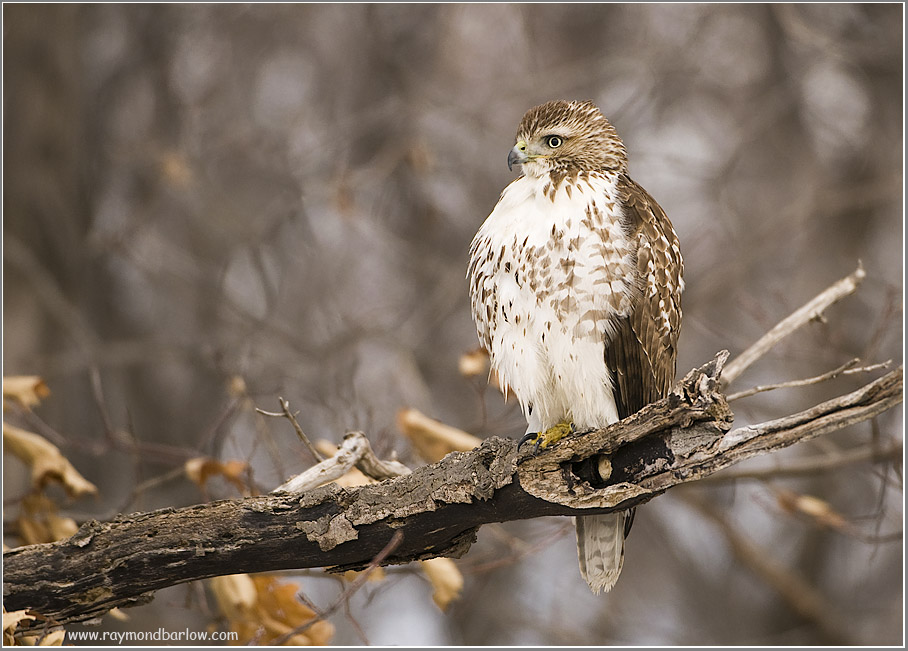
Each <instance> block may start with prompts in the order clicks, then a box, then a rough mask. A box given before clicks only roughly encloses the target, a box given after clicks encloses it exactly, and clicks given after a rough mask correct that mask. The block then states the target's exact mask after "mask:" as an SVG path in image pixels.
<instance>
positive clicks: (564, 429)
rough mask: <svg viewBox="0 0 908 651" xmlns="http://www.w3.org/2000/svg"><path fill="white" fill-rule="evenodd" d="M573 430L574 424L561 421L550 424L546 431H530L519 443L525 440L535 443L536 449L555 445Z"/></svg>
mask: <svg viewBox="0 0 908 651" xmlns="http://www.w3.org/2000/svg"><path fill="white" fill-rule="evenodd" d="M573 431H574V424H573V423H567V422H565V421H561V422H560V423H558V424H557V425H552V426H551V427H550V428H548V429H547V430H546V431H544V432H541V433H537V432H531V433H529V434H527V435H526V436H524V437H523V438H522V439H521V440H520V443H518V446H519V445H522V444H523V443H524V442H526V441H530V442H532V443H534V444H535V447H536V449H537V450H539V449H545V448H549V447H551V446H553V445H555V444H556V443H557V442H558V441H560V440H561V439H563V438H564V437H565V436H567V435H568V434H570V433H572V432H573Z"/></svg>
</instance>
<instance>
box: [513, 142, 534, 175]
mask: <svg viewBox="0 0 908 651" xmlns="http://www.w3.org/2000/svg"><path fill="white" fill-rule="evenodd" d="M528 160H530V157H529V156H528V155H527V143H526V141H524V140H518V141H517V144H516V145H514V148H513V149H511V151H510V152H508V169H509V170H513V169H514V165H515V164H517V165H523V164H524V163H526V162H527V161H528Z"/></svg>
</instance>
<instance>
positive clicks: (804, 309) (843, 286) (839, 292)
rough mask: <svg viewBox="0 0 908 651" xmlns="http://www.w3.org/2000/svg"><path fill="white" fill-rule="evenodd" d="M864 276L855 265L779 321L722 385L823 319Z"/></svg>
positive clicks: (740, 357) (730, 370) (742, 356)
mask: <svg viewBox="0 0 908 651" xmlns="http://www.w3.org/2000/svg"><path fill="white" fill-rule="evenodd" d="M866 275H867V272H866V271H864V266H863V265H862V264H861V263H860V262H858V268H857V269H855V270H854V271H853V272H851V273H850V274H849V275H847V276H845V277H844V278H842V279H841V280H839V281H837V282H835V283H833V284H832V285H830V286H829V287H827V288H826V289H824V290H823V291H822V292H820V293H819V294H817V296H815V297H814V298H813V299H812V300H810V301H808V302H807V303H806V304H805V305H803V306H801V307H800V308H798V309H797V310H795V311H794V312H792V313H791V314H789V315H788V316H787V317H785V318H784V319H782V320H781V321H779V323H777V324H776V325H775V326H774V327H773V329H772V330H770V331H769V332H767V333H766V334H765V335H763V336H762V337H760V338H759V339H758V340H757V341H756V342H754V343H753V344H752V345H751V346H750V348H748V349H747V350H745V351H744V352H743V353H741V354H740V355H738V356H737V357H736V358H735V359H733V360H732V361H731V362H730V363H729V364H728V366H727V367H726V368H725V372H724V373H723V374H722V383H723V384H724V385H725V386H728V385H729V384H731V383H732V382H733V381H734V380H735V379H736V378H737V377H738V376H739V375H741V373H743V372H744V371H745V370H746V369H747V368H748V367H749V366H750V365H751V364H753V363H754V362H755V361H757V360H758V359H760V358H761V357H762V356H763V355H765V354H766V352H767V351H768V350H769V349H770V348H772V347H773V346H775V345H776V344H777V343H779V342H780V341H782V339H784V338H785V337H787V336H788V335H790V334H791V333H792V332H794V331H795V330H797V329H798V328H800V327H801V326H802V325H804V324H805V323H808V322H810V321H813V320H814V319H822V318H823V310H825V309H826V308H827V307H829V306H830V305H832V304H833V303H836V302H838V301H840V300H842V299H843V298H845V297H846V296H848V295H849V294H852V293H854V291H855V290H857V288H858V285H860V284H861V282H862V281H863V280H864V277H865V276H866Z"/></svg>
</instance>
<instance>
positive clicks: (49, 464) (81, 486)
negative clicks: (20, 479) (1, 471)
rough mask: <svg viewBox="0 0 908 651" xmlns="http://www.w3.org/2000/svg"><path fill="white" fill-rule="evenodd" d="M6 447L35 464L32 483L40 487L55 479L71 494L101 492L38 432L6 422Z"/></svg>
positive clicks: (31, 465) (4, 424) (32, 467)
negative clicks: (34, 432)
mask: <svg viewBox="0 0 908 651" xmlns="http://www.w3.org/2000/svg"><path fill="white" fill-rule="evenodd" d="M3 449H4V450H6V451H7V452H10V453H12V454H14V455H16V456H17V457H19V458H20V459H21V460H22V461H24V462H25V463H26V464H27V465H28V466H29V467H31V471H32V485H33V486H34V488H35V489H36V490H40V489H41V488H43V487H44V486H45V485H46V484H47V482H49V481H51V480H53V481H58V482H60V483H61V484H62V485H63V488H65V489H66V492H67V493H68V494H69V495H70V497H79V496H82V495H87V494H92V495H94V494H97V492H98V489H97V488H95V485H94V484H92V483H91V482H90V481H88V480H87V479H85V478H84V477H83V476H82V475H80V474H79V472H78V471H77V470H76V469H75V468H74V467H73V465H72V464H71V463H70V462H69V460H68V459H67V458H66V457H64V456H63V455H62V454H61V453H60V450H59V449H58V448H57V446H56V445H54V444H53V443H51V442H50V441H48V440H46V439H45V438H43V437H41V436H38V435H37V434H33V433H32V432H28V431H26V430H24V429H20V428H18V427H15V426H13V425H7V424H6V423H3Z"/></svg>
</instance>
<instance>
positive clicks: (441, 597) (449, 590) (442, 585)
mask: <svg viewBox="0 0 908 651" xmlns="http://www.w3.org/2000/svg"><path fill="white" fill-rule="evenodd" d="M420 564H421V565H422V571H423V572H424V573H425V575H426V577H428V579H429V581H430V582H431V583H432V588H433V589H434V592H433V593H432V601H434V602H435V605H436V606H438V608H439V609H440V610H441V611H442V612H444V611H445V610H447V609H448V606H449V605H450V604H451V602H452V601H454V600H456V599H459V598H460V592H461V590H463V574H461V573H460V570H459V569H457V565H456V564H455V563H454V561H452V560H451V559H450V558H430V559H429V560H427V561H420Z"/></svg>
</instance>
